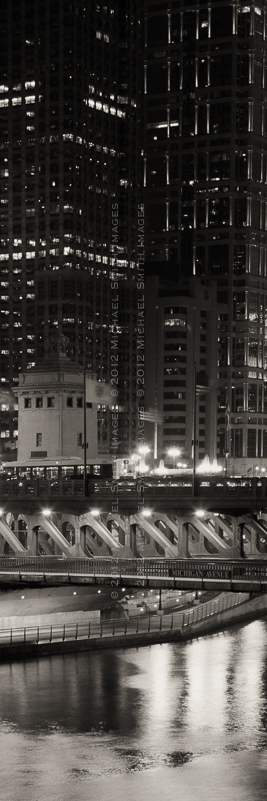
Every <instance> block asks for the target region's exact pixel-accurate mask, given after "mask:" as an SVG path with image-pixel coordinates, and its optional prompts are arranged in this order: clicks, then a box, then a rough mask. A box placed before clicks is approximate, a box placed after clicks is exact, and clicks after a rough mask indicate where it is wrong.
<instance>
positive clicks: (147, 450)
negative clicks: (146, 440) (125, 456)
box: [138, 445, 150, 456]
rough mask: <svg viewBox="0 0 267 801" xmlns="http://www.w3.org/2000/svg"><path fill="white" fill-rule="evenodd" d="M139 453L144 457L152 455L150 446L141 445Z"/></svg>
mask: <svg viewBox="0 0 267 801" xmlns="http://www.w3.org/2000/svg"><path fill="white" fill-rule="evenodd" d="M138 451H139V453H141V454H142V456H146V454H147V453H150V448H149V447H148V445H140V448H138Z"/></svg>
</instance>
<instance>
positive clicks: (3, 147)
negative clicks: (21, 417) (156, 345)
mask: <svg viewBox="0 0 267 801" xmlns="http://www.w3.org/2000/svg"><path fill="white" fill-rule="evenodd" d="M0 14H1V26H0V40H1V48H0V162H1V163H0V276H1V280H0V316H1V320H0V378H1V388H2V390H3V391H5V392H6V391H7V390H8V389H9V387H11V386H13V385H14V383H15V384H16V382H17V383H18V380H19V373H20V372H21V371H23V370H26V369H28V368H31V367H34V366H35V365H36V364H37V363H40V360H42V359H44V360H45V359H46V358H47V355H48V348H49V345H48V341H49V337H50V335H51V334H52V333H53V332H54V331H59V332H60V333H62V334H64V335H65V336H67V337H68V339H69V354H70V356H71V357H72V358H74V359H77V360H78V362H79V363H80V364H81V365H83V366H86V367H87V369H88V371H89V372H90V373H92V374H94V375H96V376H97V378H98V379H99V380H102V381H105V380H106V379H107V378H108V377H109V375H110V336H111V334H112V325H111V303H112V296H113V295H114V292H113V290H112V287H111V282H112V280H114V278H116V281H117V283H118V293H116V294H118V295H119V298H121V302H120V318H119V333H118V336H119V344H118V356H119V359H118V361H119V365H120V367H119V379H118V382H119V383H118V390H119V393H118V397H117V405H118V408H119V409H120V410H121V411H120V431H119V438H118V439H119V443H120V444H119V445H118V449H119V450H120V449H122V452H124V451H126V452H127V449H128V447H129V443H130V440H131V437H130V433H131V434H132V435H133V437H134V435H135V423H136V414H137V404H136V393H135V383H134V382H135V370H134V371H132V369H131V365H132V360H133V363H134V360H135V358H136V355H135V354H136V350H135V278H136V245H137V242H136V219H137V201H138V192H139V178H138V175H139V169H140V159H139V144H138V142H139V137H140V126H139V116H140V102H139V98H140V84H139V63H140V42H141V26H140V14H139V4H138V0H126V2H122V0H114V2H112V3H111V5H110V4H107V3H106V2H104V0H99V2H98V3H96V4H93V3H83V2H81V0H53V2H46V0H4V2H2V3H1V12H0ZM125 299H126V302H125V305H123V301H124V300H125ZM125 340H126V341H127V342H128V345H127V348H126V350H127V359H126V360H125V359H124V358H123V354H124V351H125V345H124V342H125ZM126 361H127V365H128V368H129V365H130V369H128V372H127V374H126V373H125V371H124V364H125V362H126ZM8 406H9V408H7V407H8ZM11 406H12V404H11V403H9V400H8V397H6V398H4V402H3V403H2V404H1V415H0V419H1V423H0V424H1V442H2V445H3V446H4V445H8V444H9V443H10V441H11V442H12V440H13V439H14V436H16V432H17V428H18V425H17V419H16V418H17V414H16V410H14V409H12V408H11ZM100 412H101V414H100V423H99V437H100V448H101V447H102V450H103V452H105V451H108V450H109V444H110V430H109V415H108V413H107V412H106V410H102V409H101V410H100ZM129 421H130V425H129Z"/></svg>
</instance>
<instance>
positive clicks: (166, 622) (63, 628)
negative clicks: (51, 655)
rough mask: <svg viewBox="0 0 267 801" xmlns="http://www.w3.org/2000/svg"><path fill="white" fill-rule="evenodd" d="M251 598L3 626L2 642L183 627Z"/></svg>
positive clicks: (231, 597) (245, 595) (58, 639)
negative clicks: (143, 612) (107, 616)
mask: <svg viewBox="0 0 267 801" xmlns="http://www.w3.org/2000/svg"><path fill="white" fill-rule="evenodd" d="M247 599H248V593H239V595H238V596H236V595H230V594H229V595H228V596H227V597H222V598H218V599H216V600H214V601H210V602H209V603H206V604H200V605H199V606H195V607H194V609H189V610H188V611H187V612H174V613H173V614H167V615H159V616H157V615H149V616H144V617H136V618H131V619H130V620H127V619H125V620H122V619H118V620H111V621H103V622H101V623H99V624H98V623H94V622H91V621H90V622H89V623H68V624H61V625H54V626H53V625H52V626H26V627H23V628H10V629H2V630H0V647H1V645H9V646H10V645H15V644H26V643H32V644H37V645H38V644H39V643H45V642H49V643H51V642H65V641H66V640H70V641H71V640H72V641H73V640H81V639H96V638H103V637H121V636H125V637H127V635H128V636H129V635H136V634H149V633H150V632H161V631H165V632H166V633H167V632H168V631H170V632H171V631H179V630H184V629H186V627H187V626H190V625H192V624H194V623H198V622H199V621H200V620H205V619H207V618H210V617H212V616H214V615H217V614H219V613H220V612H223V611H225V610H227V609H232V608H233V607H235V606H238V605H240V604H242V603H244V601H246V600H247Z"/></svg>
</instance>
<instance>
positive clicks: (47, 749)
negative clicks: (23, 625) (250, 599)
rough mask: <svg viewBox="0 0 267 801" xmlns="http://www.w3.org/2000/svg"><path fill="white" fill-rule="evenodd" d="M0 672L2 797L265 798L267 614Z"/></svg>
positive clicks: (43, 800)
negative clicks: (189, 635)
mask: <svg viewBox="0 0 267 801" xmlns="http://www.w3.org/2000/svg"><path fill="white" fill-rule="evenodd" d="M0 674H1V684H0V686H1V692H0V698H1V701H0V753H1V769H0V798H1V799H4V801H18V799H19V801H63V799H64V801H76V800H77V801H91V799H92V801H125V799H126V801H139V800H140V799H142V798H144V799H146V801H176V800H177V801H196V799H197V801H204V800H205V801H225V799H234V801H266V798H267V731H266V727H267V618H262V619H261V620H257V621H254V622H251V623H248V624H243V625H238V626H234V627H231V628H229V630H227V631H224V632H221V633H219V634H214V635H207V636H205V637H201V638H199V639H196V640H193V641H192V642H185V643H175V644H173V643H172V644H164V645H153V646H150V647H146V648H139V649H137V648H130V649H126V650H125V651H124V650H117V649H112V650H103V651H101V650H99V651H96V652H88V653H80V654H70V655H64V656H63V655H60V656H53V657H51V658H50V657H46V658H45V657H44V658H39V659H36V660H29V661H25V662H17V663H16V662H14V663H13V664H11V663H10V664H2V665H0Z"/></svg>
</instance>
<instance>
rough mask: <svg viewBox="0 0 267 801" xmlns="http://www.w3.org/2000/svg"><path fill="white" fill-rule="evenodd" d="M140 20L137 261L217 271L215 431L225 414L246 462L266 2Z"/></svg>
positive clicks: (256, 309) (150, 10) (256, 336)
mask: <svg viewBox="0 0 267 801" xmlns="http://www.w3.org/2000/svg"><path fill="white" fill-rule="evenodd" d="M145 16H146V43H145V137H146V141H145V150H144V184H145V192H146V234H147V242H146V254H147V259H148V261H149V262H153V261H155V260H160V261H164V260H166V261H168V262H171V263H172V264H173V267H174V268H176V274H177V279H179V277H180V278H181V277H189V276H196V277H200V279H202V280H203V283H205V284H207V282H209V280H210V279H211V280H213V279H214V278H216V281H217V300H218V303H226V304H228V319H226V318H227V315H225V318H224V319H223V320H221V321H219V323H220V324H219V330H218V334H217V331H216V335H217V336H218V347H219V358H218V365H217V378H218V382H219V385H220V387H221V389H220V392H218V430H219V429H220V430H221V429H223V428H225V419H226V417H227V419H228V436H229V444H228V447H229V454H230V459H231V458H232V459H233V460H235V463H236V464H237V465H238V468H239V469H240V470H241V469H244V470H245V469H251V467H252V465H253V461H255V460H259V459H267V383H266V380H267V372H266V367H267V345H266V322H265V321H266V315H267V277H266V276H267V273H266V270H267V264H266V253H267V248H266V246H267V216H266V209H267V207H266V201H267V192H266V181H267V172H266V169H267V162H266V133H267V114H266V108H267V83H266V81H267V74H266V64H265V61H266V53H267V40H266V35H267V31H266V4H265V3H264V2H260V1H259V2H258V3H257V5H256V6H255V5H251V6H247V5H245V3H243V2H240V3H239V4H233V3H230V2H229V0H219V2H212V3H209V4H208V3H206V2H201V3H194V2H190V0H189V2H188V0H187V2H185V1H184V2H182V0H181V2H177V1H175V2H167V0H166V2H164V0H161V1H160V2H157V0H146V2H145ZM227 410H228V411H227ZM226 412H227V414H226ZM228 412H229V413H228ZM223 441H224V437H223V436H222V437H221V438H220V437H219V436H218V449H217V453H218V456H222V455H223V452H222V451H223V448H222V447H221V444H220V443H222V442H223ZM232 464H234V461H232Z"/></svg>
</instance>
